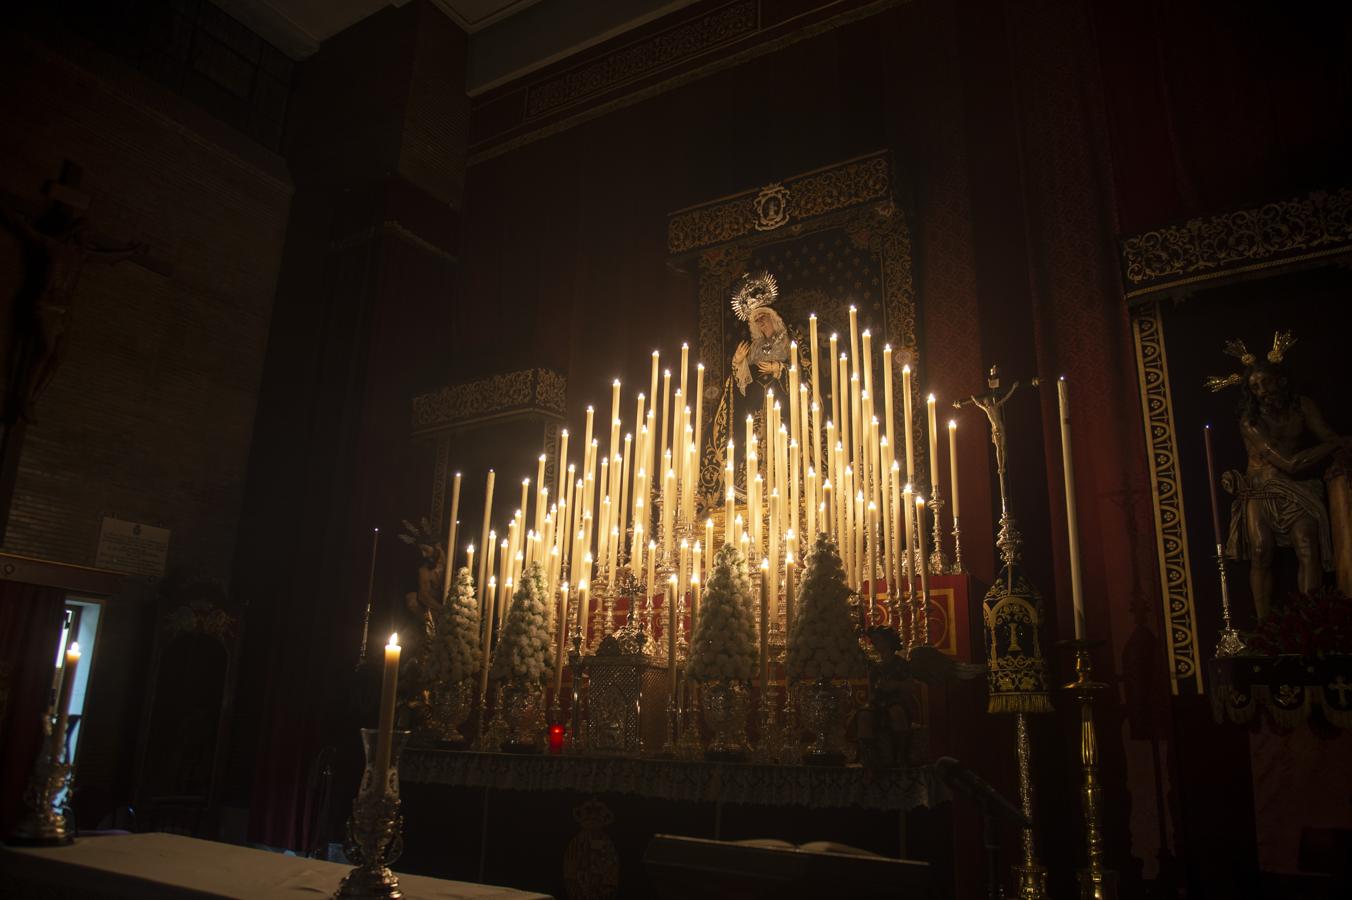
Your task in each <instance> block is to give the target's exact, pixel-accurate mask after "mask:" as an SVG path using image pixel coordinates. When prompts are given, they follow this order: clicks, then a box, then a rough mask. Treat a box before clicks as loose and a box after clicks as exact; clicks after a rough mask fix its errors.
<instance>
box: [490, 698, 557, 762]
mask: <svg viewBox="0 0 1352 900" xmlns="http://www.w3.org/2000/svg"><path fill="white" fill-rule="evenodd" d="M544 709H545V707H544V692H543V691H542V690H541V689H540V686H539V685H538V684H530V683H527V682H520V681H509V682H507V683H506V684H504V685H503V686H502V687H501V688H499V689H498V717H499V718H500V719H501V720H502V722H503V724H504V726H505V728H506V734H507V737H506V739H505V740H504V741H503V742H502V750H503V752H504V753H539V752H540V750H541V746H542V742H543V739H544V733H545V729H546V728H547V727H548V726H547V724H546V722H545V714H544Z"/></svg>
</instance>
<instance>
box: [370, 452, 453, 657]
mask: <svg viewBox="0 0 1352 900" xmlns="http://www.w3.org/2000/svg"><path fill="white" fill-rule="evenodd" d="M455 484H456V487H457V488H458V487H459V486H460V474H459V473H458V472H457V473H456V476H455ZM379 547H380V529H379V528H372V529H371V567H370V569H369V570H368V571H367V574H366V613H365V614H364V615H363V616H362V621H361V649H360V650H359V651H358V652H357V668H359V669H360V668H361V667H362V666H364V665H365V664H366V644H367V642H369V641H370V640H371V597H372V595H373V594H374V592H375V588H376V550H377V549H379ZM470 565H471V566H473V565H474V560H473V559H471V560H470ZM447 567H448V568H449V564H448V566H447Z"/></svg>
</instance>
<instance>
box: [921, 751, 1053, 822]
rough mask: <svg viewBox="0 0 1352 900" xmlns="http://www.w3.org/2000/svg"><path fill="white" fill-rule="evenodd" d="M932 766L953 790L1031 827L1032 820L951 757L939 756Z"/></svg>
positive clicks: (1012, 820) (1011, 819) (1007, 817)
mask: <svg viewBox="0 0 1352 900" xmlns="http://www.w3.org/2000/svg"><path fill="white" fill-rule="evenodd" d="M934 767H935V768H936V769H938V770H939V775H940V777H942V778H943V780H944V783H945V784H947V785H948V786H949V787H950V788H952V789H953V790H955V791H959V792H960V793H963V794H966V795H967V796H969V797H971V798H973V799H975V800H977V801H978V802H980V803H981V804H983V805H984V806H985V807H986V808H987V809H991V810H994V811H995V812H998V813H999V814H1000V815H1002V816H1004V817H1005V818H1006V819H1009V820H1010V821H1011V822H1015V823H1017V824H1018V825H1020V826H1022V827H1024V828H1032V827H1033V822H1032V820H1031V819H1029V818H1028V817H1027V816H1025V815H1024V814H1023V811H1022V810H1020V809H1019V808H1018V807H1017V806H1015V805H1014V804H1013V803H1010V802H1009V801H1008V800H1006V799H1005V798H1004V797H1002V796H1001V795H1000V793H999V792H998V791H996V790H995V788H993V787H991V786H990V784H989V783H987V782H986V781H985V780H983V779H982V778H981V776H979V775H977V774H976V773H975V772H973V771H972V770H971V769H969V768H967V767H966V766H964V765H963V764H962V763H960V762H958V761H957V760H956V759H954V758H953V757H951V756H941V757H940V758H939V759H937V760H935V761H934Z"/></svg>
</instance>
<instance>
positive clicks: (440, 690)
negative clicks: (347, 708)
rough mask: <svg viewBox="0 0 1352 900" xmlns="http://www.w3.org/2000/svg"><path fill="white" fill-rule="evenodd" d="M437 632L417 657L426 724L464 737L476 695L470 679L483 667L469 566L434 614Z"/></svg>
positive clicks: (452, 737)
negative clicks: (423, 692)
mask: <svg viewBox="0 0 1352 900" xmlns="http://www.w3.org/2000/svg"><path fill="white" fill-rule="evenodd" d="M435 623H436V636H435V637H433V638H431V639H430V640H428V641H427V643H426V644H425V645H424V648H423V650H422V653H421V654H420V657H419V660H418V668H419V670H420V673H419V674H420V679H421V681H422V683H423V684H424V685H425V686H426V691H427V698H426V702H427V710H426V719H425V725H426V727H427V728H428V730H429V731H430V732H431V733H432V734H433V735H435V736H436V737H438V738H439V739H440V740H443V741H450V742H453V743H459V742H461V741H463V740H464V737H463V735H461V734H460V731H459V728H460V726H461V724H463V723H464V721H465V719H466V718H467V717H468V715H469V712H470V705H471V702H472V700H473V698H474V686H473V684H472V683H471V679H473V677H474V675H475V674H477V671H478V667H479V660H480V656H479V603H478V601H477V600H475V598H474V579H473V578H472V577H471V576H470V573H469V569H467V568H464V567H461V569H460V571H459V572H458V573H456V579H455V584H454V585H453V586H452V588H451V593H450V595H449V596H448V597H447V598H446V603H445V604H444V605H443V606H442V608H441V609H440V610H438V611H437V614H436V620H435Z"/></svg>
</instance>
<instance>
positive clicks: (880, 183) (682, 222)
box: [667, 152, 892, 253]
mask: <svg viewBox="0 0 1352 900" xmlns="http://www.w3.org/2000/svg"><path fill="white" fill-rule="evenodd" d="M891 172H892V166H891V160H890V159H889V155H888V154H887V153H886V152H879V153H873V154H870V155H868V156H861V157H859V158H858V159H852V160H849V161H847V162H843V163H840V164H838V165H834V166H829V167H827V168H825V169H818V170H817V171H815V172H808V173H806V174H803V175H796V176H794V177H793V178H788V179H785V180H784V182H783V183H775V184H771V185H767V186H766V187H764V188H760V189H758V190H750V191H744V192H743V193H741V194H736V195H734V196H732V197H727V198H724V199H722V200H715V201H713V202H712V203H705V204H702V205H700V206H694V207H691V208H690V209H683V210H681V211H679V212H675V213H672V214H671V216H670V218H669V219H668V221H667V249H668V250H670V251H671V252H672V253H687V252H689V251H692V250H699V249H703V248H706V247H713V246H716V245H718V244H725V243H728V242H730V241H735V240H738V239H740V238H744V237H747V236H749V235H755V234H757V233H758V232H770V231H774V230H776V229H778V228H780V227H783V226H785V225H788V224H789V223H790V222H792V223H794V224H795V225H799V226H801V225H804V224H806V223H807V222H808V221H810V220H812V219H814V218H816V217H819V216H825V215H829V214H830V213H834V212H838V211H841V210H845V209H849V208H851V207H856V206H863V205H865V204H868V203H873V202H877V201H881V200H887V199H890V198H891V196H892V179H891Z"/></svg>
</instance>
